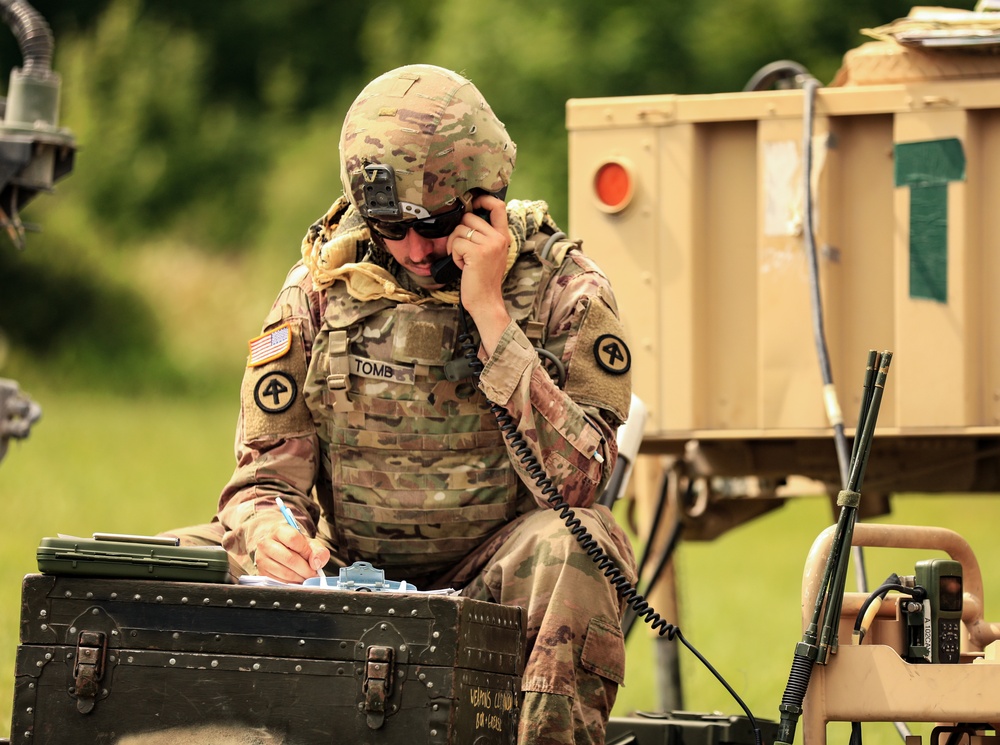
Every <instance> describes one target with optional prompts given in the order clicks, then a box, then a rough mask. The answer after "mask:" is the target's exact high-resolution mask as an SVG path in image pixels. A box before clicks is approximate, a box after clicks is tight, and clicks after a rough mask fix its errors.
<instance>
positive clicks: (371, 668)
mask: <svg viewBox="0 0 1000 745" xmlns="http://www.w3.org/2000/svg"><path fill="white" fill-rule="evenodd" d="M392 655H393V650H392V647H377V646H371V647H368V657H367V661H366V664H365V682H364V686H363V687H362V691H363V692H364V694H365V704H364V706H365V713H366V714H367V715H368V727H369V728H370V729H378V728H379V727H381V726H382V725H383V724H384V723H385V709H386V702H387V701H388V700H389V694H391V693H392Z"/></svg>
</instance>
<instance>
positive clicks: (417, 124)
mask: <svg viewBox="0 0 1000 745" xmlns="http://www.w3.org/2000/svg"><path fill="white" fill-rule="evenodd" d="M516 151H517V147H516V146H515V145H514V143H513V142H512V141H511V139H510V136H509V135H508V134H507V130H506V128H505V127H504V125H503V122H501V121H500V120H499V119H497V117H496V115H495V114H494V113H493V110H492V109H491V108H490V105H489V104H488V103H487V102H486V99H485V98H483V95H482V94H481V93H480V92H479V90H478V89H477V88H476V86H474V85H473V84H472V83H471V82H470V81H468V80H466V79H465V78H463V77H462V76H461V75H458V74H457V73H454V72H452V71H450V70H446V69H444V68H441V67H435V66H433V65H407V66H405V67H399V68H397V69H395V70H391V71H389V72H387V73H385V74H384V75H381V76H380V77H378V78H376V79H375V80H373V81H372V82H371V83H369V84H368V85H367V86H366V87H365V89H364V90H363V91H361V93H360V94H359V95H358V97H357V98H356V99H355V100H354V103H353V104H352V105H351V108H350V109H349V110H348V112H347V116H346V118H345V119H344V127H343V130H342V132H341V136H340V177H341V181H342V182H343V185H344V191H345V193H346V194H347V195H348V197H349V198H350V200H351V203H352V204H353V205H354V206H355V208H357V209H358V211H359V212H360V213H361V214H362V216H364V217H370V218H377V219H379V220H385V221H394V220H410V219H422V218H425V217H427V216H429V215H431V214H434V213H437V212H439V211H441V210H442V209H444V208H446V207H448V206H450V205H453V204H455V201H456V200H458V199H461V198H462V197H464V196H465V194H466V193H468V192H469V191H471V190H473V189H482V190H484V191H487V192H490V193H500V192H502V191H503V190H504V189H505V188H506V187H507V185H508V183H509V182H510V175H511V172H512V171H513V170H514V159H515V154H516Z"/></svg>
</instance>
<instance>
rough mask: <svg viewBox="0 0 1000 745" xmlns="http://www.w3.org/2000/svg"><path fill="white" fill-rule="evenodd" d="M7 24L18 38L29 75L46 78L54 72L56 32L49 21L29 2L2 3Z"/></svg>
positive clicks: (8, 0) (0, 11)
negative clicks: (50, 26)
mask: <svg viewBox="0 0 1000 745" xmlns="http://www.w3.org/2000/svg"><path fill="white" fill-rule="evenodd" d="M0 14H2V15H3V20H4V23H6V24H7V26H8V27H10V30H11V31H12V32H13V34H14V36H15V37H17V45H18V47H19V48H20V50H21V56H22V57H23V59H24V65H23V68H22V69H23V70H24V72H25V73H32V72H34V73H35V74H36V75H39V76H40V77H43V76H44V75H45V74H46V73H49V72H51V71H52V46H53V42H52V30H51V29H50V28H49V24H48V23H47V22H46V21H45V18H43V17H42V15H41V14H40V13H39V12H38V11H37V10H35V9H34V8H33V7H31V5H29V4H28V3H27V2H26V0H0Z"/></svg>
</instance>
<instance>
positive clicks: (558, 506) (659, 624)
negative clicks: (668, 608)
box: [458, 300, 762, 745]
mask: <svg viewBox="0 0 1000 745" xmlns="http://www.w3.org/2000/svg"><path fill="white" fill-rule="evenodd" d="M458 310H459V314H460V316H461V318H462V332H461V333H460V334H459V336H458V342H459V345H460V347H461V349H462V351H463V355H464V357H465V359H466V362H467V363H468V365H469V368H470V369H471V370H472V372H473V375H475V376H476V377H477V378H478V377H479V375H480V374H481V373H482V371H483V363H482V362H480V360H479V357H478V355H477V354H476V343H475V341H474V339H473V337H472V333H471V331H470V330H469V319H468V316H467V314H466V312H465V308H464V307H463V306H462V303H461V300H459V303H458ZM487 401H489V399H487ZM489 404H490V411H491V412H492V413H493V416H495V417H496V420H497V424H498V425H499V427H500V431H501V432H502V433H503V436H504V438H505V439H506V440H508V442H509V443H510V447H511V449H512V450H513V452H514V454H515V455H517V456H518V457H519V458H520V459H521V466H522V467H523V468H524V470H525V471H526V472H527V474H528V475H529V476H531V478H532V479H534V481H535V484H536V486H538V488H539V489H541V493H542V495H543V496H544V497H545V501H546V502H547V503H548V504H549V506H550V507H551V508H552V509H553V510H555V511H556V512H558V513H559V516H560V517H561V518H562V520H563V522H565V523H566V527H567V528H568V529H569V531H570V533H572V535H573V537H574V538H576V540H577V543H579V544H580V546H581V547H582V548H583V550H584V553H586V554H587V556H589V557H590V559H591V560H592V561H593V562H594V563H595V564H597V566H598V568H599V569H600V570H601V571H602V572H603V573H604V576H605V577H607V579H608V582H610V583H611V586H612V587H613V588H614V589H615V592H617V593H618V595H619V596H620V597H621V598H623V599H624V600H625V604H626V605H627V606H628V607H629V608H630V609H631V610H632V611H633V612H634V613H635V614H636V615H637V616H639V617H641V618H642V620H643V621H644V622H645V623H648V624H649V625H650V626H651V627H652V628H653V629H655V630H656V632H657V633H658V634H659V635H660V636H666V637H667V638H668V639H669V640H670V641H673V640H675V639H677V640H679V641H680V642H681V644H683V645H684V646H685V647H687V648H688V650H690V652H691V653H692V654H693V655H694V656H695V657H697V658H698V660H699V661H701V663H702V664H703V665H704V666H705V668H706V669H707V670H708V671H709V672H710V673H712V675H714V676H715V679H716V680H718V681H719V682H720V683H721V684H722V686H723V687H724V688H725V689H726V691H727V692H728V693H729V695H730V696H732V697H733V699H734V700H735V701H736V703H737V704H739V706H740V708H741V709H743V711H744V712H745V713H746V715H747V719H748V720H749V721H750V726H751V728H752V729H753V733H754V741H755V742H756V744H757V745H762V737H761V731H760V727H759V726H758V724H757V719H756V718H755V717H754V715H753V713H752V712H751V711H750V708H749V707H748V706H747V705H746V704H745V703H744V702H743V699H741V698H740V696H739V694H737V693H736V691H735V690H733V687H732V686H730V685H729V683H728V682H727V681H726V679H725V678H723V677H722V674H721V673H720V672H719V671H718V670H716V669H715V668H714V667H713V666H712V663H710V662H709V661H708V660H707V659H706V658H705V656H704V655H702V654H701V652H699V651H698V650H697V649H695V647H694V646H693V645H692V644H691V642H689V641H688V640H687V639H686V638H685V637H684V635H683V634H682V633H681V630H680V628H678V627H677V626H674V625H673V624H671V623H669V622H667V621H666V620H664V619H663V618H661V617H660V615H659V614H658V613H657V612H656V611H655V610H654V609H653V607H652V606H651V605H650V604H649V603H647V602H646V599H645V598H644V597H643V596H642V595H640V594H639V593H638V591H637V590H636V588H635V587H633V586H632V585H631V584H630V583H629V581H628V579H626V578H625V575H624V573H623V572H622V570H621V568H620V567H618V565H617V564H615V561H614V559H612V558H611V557H610V556H608V555H607V554H606V553H605V552H604V550H603V549H602V548H601V547H600V545H599V544H598V543H597V541H595V540H594V537H593V536H592V535H590V533H588V532H587V529H586V528H584V527H583V524H582V523H581V522H580V520H579V518H577V516H576V513H575V512H573V508H572V507H571V506H570V505H569V503H568V502H566V500H565V499H563V497H562V495H560V494H559V491H558V489H556V488H555V487H554V486H553V485H552V480H551V479H550V478H549V477H548V475H546V473H545V471H544V469H543V468H542V466H541V464H540V463H539V462H538V459H537V458H535V455H534V453H532V452H531V448H530V446H529V445H528V443H527V442H526V441H525V439H524V438H523V437H522V436H521V434H520V432H518V431H517V425H516V423H515V422H514V419H513V417H511V415H510V414H509V413H508V412H507V410H506V409H504V408H503V407H502V406H500V405H499V404H496V403H494V402H493V401H489Z"/></svg>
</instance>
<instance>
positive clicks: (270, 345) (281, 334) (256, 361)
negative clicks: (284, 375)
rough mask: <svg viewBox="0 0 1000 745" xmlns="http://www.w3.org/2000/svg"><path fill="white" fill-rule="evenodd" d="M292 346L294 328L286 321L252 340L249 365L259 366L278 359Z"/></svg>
mask: <svg viewBox="0 0 1000 745" xmlns="http://www.w3.org/2000/svg"><path fill="white" fill-rule="evenodd" d="M291 348H292V328H291V325H290V324H287V323H284V324H282V325H281V326H278V328H276V329H273V330H272V331H268V332H267V333H266V334H261V335H260V336H258V337H257V338H255V339H251V340H250V359H249V360H248V361H247V367H257V366H258V365H263V364H264V363H265V362H270V361H271V360H276V359H278V358H279V357H281V356H282V355H284V354H285V353H286V352H288V350H289V349H291Z"/></svg>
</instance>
